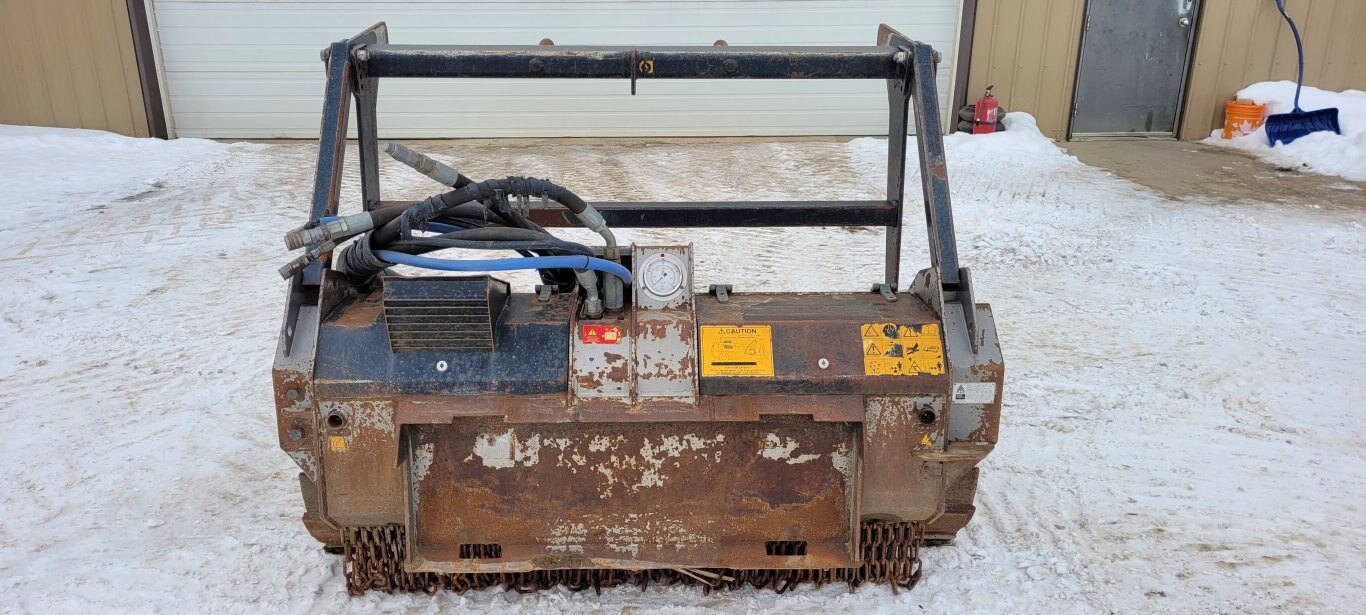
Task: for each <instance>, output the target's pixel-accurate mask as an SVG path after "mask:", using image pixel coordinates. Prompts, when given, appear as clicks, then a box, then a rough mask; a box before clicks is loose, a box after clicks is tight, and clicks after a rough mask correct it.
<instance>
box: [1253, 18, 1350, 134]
mask: <svg viewBox="0 0 1366 615" xmlns="http://www.w3.org/2000/svg"><path fill="white" fill-rule="evenodd" d="M1276 9H1277V10H1279V11H1280V12H1281V17H1284V18H1285V23H1287V24H1290V33H1291V34H1294V35H1295V52H1296V53H1298V54H1299V59H1300V72H1299V77H1298V78H1297V79H1296V80H1295V109H1294V110H1293V111H1291V112H1290V113H1277V114H1275V115H1270V116H1267V118H1266V124H1265V126H1266V138H1267V140H1268V141H1270V142H1271V147H1276V142H1277V141H1279V142H1281V143H1290V142H1292V141H1294V140H1295V139H1298V138H1300V137H1303V136H1304V135H1307V134H1309V133H1311V132H1321V131H1332V132H1334V133H1337V134H1342V126H1341V125H1339V124H1338V110H1337V108H1336V107H1329V108H1327V109H1319V110H1317V111H1305V110H1304V109H1301V108H1300V88H1303V87H1304V45H1302V44H1301V43H1300V30H1299V28H1296V27H1295V20H1293V19H1291V18H1290V15H1288V14H1286V12H1285V2H1284V0H1276Z"/></svg>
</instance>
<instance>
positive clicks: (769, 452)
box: [759, 433, 821, 465]
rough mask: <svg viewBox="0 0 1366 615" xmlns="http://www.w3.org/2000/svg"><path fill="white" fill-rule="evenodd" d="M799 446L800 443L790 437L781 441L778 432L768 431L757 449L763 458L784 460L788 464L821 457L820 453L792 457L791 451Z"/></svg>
mask: <svg viewBox="0 0 1366 615" xmlns="http://www.w3.org/2000/svg"><path fill="white" fill-rule="evenodd" d="M799 446H801V444H800V443H798V442H797V441H796V440H794V439H792V438H791V437H789V438H787V440H786V441H783V439H782V438H779V437H778V434H775V433H770V434H768V435H767V436H764V447H763V448H761V449H759V454H760V455H761V456H763V457H764V458H765V459H772V460H774V461H786V462H787V463H788V465H795V464H799V463H806V462H808V461H815V460H817V459H820V458H821V456H820V455H817V454H814V453H806V454H804V455H797V456H796V457H793V456H792V453H793V452H795V451H796V450H797V447H799Z"/></svg>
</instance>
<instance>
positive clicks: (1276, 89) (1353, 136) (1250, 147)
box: [1204, 81, 1366, 181]
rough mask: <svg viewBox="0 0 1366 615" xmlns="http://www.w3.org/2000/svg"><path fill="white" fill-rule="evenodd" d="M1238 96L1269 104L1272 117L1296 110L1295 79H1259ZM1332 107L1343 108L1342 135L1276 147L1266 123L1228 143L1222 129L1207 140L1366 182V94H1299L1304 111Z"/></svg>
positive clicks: (1318, 136)
mask: <svg viewBox="0 0 1366 615" xmlns="http://www.w3.org/2000/svg"><path fill="white" fill-rule="evenodd" d="M1237 97H1238V98H1242V99H1249V100H1252V101H1253V102H1256V103H1259V104H1265V105H1266V114H1267V115H1268V116H1271V115H1275V114H1277V113H1290V112H1291V111H1292V110H1294V108H1295V82H1293V81H1264V82H1262V83H1254V84H1252V85H1250V86H1247V87H1245V88H1243V89H1241V90H1239V91H1238V96H1237ZM1329 107H1336V108H1337V109H1338V123H1339V124H1341V125H1342V134H1341V135H1336V134H1333V133H1331V132H1316V133H1312V134H1309V135H1306V136H1304V137H1300V138H1299V139H1296V140H1295V141H1294V142H1293V143H1289V144H1281V145H1277V146H1276V147H1271V146H1270V145H1269V144H1268V142H1267V137H1266V128H1265V127H1262V128H1258V129H1257V130H1256V131H1254V132H1252V133H1249V134H1247V135H1246V136H1242V137H1235V138H1233V139H1230V140H1227V141H1225V140H1224V139H1222V138H1220V137H1221V136H1222V130H1215V131H1214V132H1213V133H1211V134H1210V138H1208V139H1205V141H1204V142H1205V143H1208V144H1211V145H1218V146H1222V147H1230V148H1233V149H1238V150H1242V151H1245V152H1249V153H1251V154H1253V155H1255V156H1258V157H1260V158H1262V159H1264V160H1266V161H1267V162H1269V163H1271V164H1274V165H1277V166H1283V167H1292V168H1297V167H1303V168H1305V169H1308V170H1310V171H1313V172H1315V173H1321V174H1324V175H1337V176H1340V177H1343V178H1346V179H1351V180H1356V181H1366V92H1363V91H1361V90H1346V91H1344V92H1330V91H1327V90H1320V89H1318V88H1315V87H1310V86H1305V87H1304V89H1303V90H1302V91H1301V92H1300V108H1301V109H1304V110H1305V111H1317V110H1319V109H1326V108H1329Z"/></svg>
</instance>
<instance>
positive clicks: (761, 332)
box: [699, 325, 773, 377]
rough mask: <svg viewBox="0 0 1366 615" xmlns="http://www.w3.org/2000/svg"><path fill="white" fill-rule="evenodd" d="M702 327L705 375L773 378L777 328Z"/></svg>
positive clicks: (701, 336) (763, 326)
mask: <svg viewBox="0 0 1366 615" xmlns="http://www.w3.org/2000/svg"><path fill="white" fill-rule="evenodd" d="M699 328H700V329H701V335H700V336H699V345H700V346H701V348H700V350H701V354H702V375H703V376H769V377H771V376H773V329H772V328H771V327H769V326H768V325H743V326H716V325H704V326H702V327H699Z"/></svg>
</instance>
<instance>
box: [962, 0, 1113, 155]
mask: <svg viewBox="0 0 1366 615" xmlns="http://www.w3.org/2000/svg"><path fill="white" fill-rule="evenodd" d="M1085 7H1086V1H1085V0H978V2H977V21H976V24H975V25H974V27H973V39H972V58H971V64H970V68H969V69H968V70H969V72H968V92H967V94H968V101H969V102H971V101H973V100H976V99H977V98H978V97H980V96H981V95H982V92H983V91H984V90H985V89H986V87H987V86H988V85H992V86H995V89H994V90H993V95H994V96H996V97H997V98H998V99H1000V101H1001V106H1003V107H1005V109H1006V111H1028V112H1029V113H1030V114H1032V115H1033V116H1034V117H1035V118H1036V119H1038V121H1039V130H1040V131H1042V132H1043V133H1044V135H1046V136H1048V137H1049V138H1052V139H1057V140H1059V141H1061V140H1063V139H1065V138H1066V137H1067V123H1068V120H1069V119H1070V117H1069V116H1070V113H1069V109H1070V108H1071V106H1072V86H1073V85H1074V84H1075V81H1076V74H1077V52H1078V50H1079V49H1080V47H1081V27H1082V16H1083V14H1084V12H1085V11H1084V9H1085Z"/></svg>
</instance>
